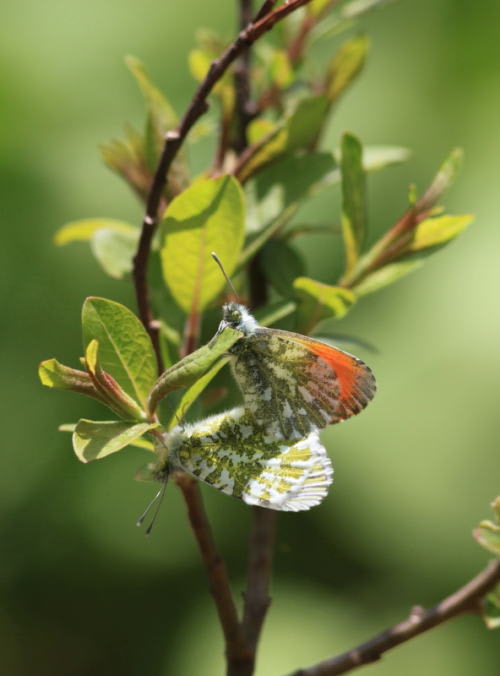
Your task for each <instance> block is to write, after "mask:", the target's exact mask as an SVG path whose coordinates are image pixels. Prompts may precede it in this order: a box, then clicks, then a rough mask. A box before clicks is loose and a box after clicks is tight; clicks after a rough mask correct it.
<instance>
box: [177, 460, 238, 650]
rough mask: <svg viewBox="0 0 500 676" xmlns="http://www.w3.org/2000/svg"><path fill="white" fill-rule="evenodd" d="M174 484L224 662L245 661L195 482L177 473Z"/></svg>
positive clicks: (225, 580)
mask: <svg viewBox="0 0 500 676" xmlns="http://www.w3.org/2000/svg"><path fill="white" fill-rule="evenodd" d="M176 483H177V485H178V486H179V488H180V489H181V491H182V494H183V496H184V499H185V501H186V505H187V508H188V516H189V521H190V523H191V528H192V529H193V532H194V534H195V537H196V541H197V542H198V547H199V549H200V553H201V556H202V558H203V563H204V565H205V570H206V572H207V576H208V579H209V581H210V591H211V593H212V596H213V599H214V602H215V605H216V608H217V613H218V615H219V620H220V623H221V626H222V630H223V632H224V639H225V644H226V656H227V659H228V662H230V661H240V660H242V659H244V658H245V656H246V654H247V650H246V648H245V644H244V641H243V637H242V631H241V626H240V623H239V621H238V613H237V611H236V606H235V604H234V600H233V596H232V594H231V588H230V586H229V581H228V577H227V572H226V566H225V564H224V561H223V559H222V557H221V556H220V554H219V553H218V551H217V549H216V547H215V542H214V539H213V536H212V530H211V528H210V523H209V521H208V519H207V515H206V513H205V508H204V505H203V501H202V498H201V494H200V489H199V487H198V482H197V481H196V480H195V479H192V478H191V477H190V476H188V475H187V474H184V473H182V474H181V473H179V474H178V475H177V476H176Z"/></svg>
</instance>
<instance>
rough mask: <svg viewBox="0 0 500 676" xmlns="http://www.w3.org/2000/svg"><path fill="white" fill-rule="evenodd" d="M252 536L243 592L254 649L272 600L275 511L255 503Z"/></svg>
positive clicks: (246, 625) (245, 626)
mask: <svg viewBox="0 0 500 676" xmlns="http://www.w3.org/2000/svg"><path fill="white" fill-rule="evenodd" d="M252 511H253V513H252V530H251V532H250V539H249V547H248V549H249V554H248V570H247V588H246V591H245V594H244V598H245V606H244V610H243V633H244V636H245V639H246V642H247V645H248V647H249V648H250V650H251V652H252V658H253V661H255V654H256V651H257V644H258V642H259V637H260V633H261V630H262V625H263V624H264V620H265V617H266V613H267V609H268V608H269V605H270V603H271V598H270V596H269V587H270V580H271V572H272V563H273V551H274V542H275V534H276V516H277V515H276V512H273V511H272V510H270V509H263V508H262V507H254V508H253V510H252Z"/></svg>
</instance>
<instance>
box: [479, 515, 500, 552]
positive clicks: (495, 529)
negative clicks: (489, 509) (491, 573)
mask: <svg viewBox="0 0 500 676" xmlns="http://www.w3.org/2000/svg"><path fill="white" fill-rule="evenodd" d="M474 537H475V538H476V540H477V541H478V542H479V544H480V545H481V546H482V547H484V548H485V549H487V550H488V551H490V552H492V553H493V554H495V556H500V525H497V524H495V523H493V522H492V521H481V523H480V524H479V528H476V529H475V531H474Z"/></svg>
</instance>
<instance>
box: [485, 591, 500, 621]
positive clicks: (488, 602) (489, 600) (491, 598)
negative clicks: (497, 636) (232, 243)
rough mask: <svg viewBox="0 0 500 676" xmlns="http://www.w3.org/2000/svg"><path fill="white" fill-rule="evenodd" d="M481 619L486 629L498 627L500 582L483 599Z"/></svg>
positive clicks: (499, 619) (499, 618) (499, 617)
mask: <svg viewBox="0 0 500 676" xmlns="http://www.w3.org/2000/svg"><path fill="white" fill-rule="evenodd" d="M483 619H484V621H485V624H486V626H487V627H488V629H498V628H499V627H500V584H499V585H497V586H496V588H495V589H494V591H493V592H491V593H490V594H488V595H487V596H486V597H485V599H484V608H483Z"/></svg>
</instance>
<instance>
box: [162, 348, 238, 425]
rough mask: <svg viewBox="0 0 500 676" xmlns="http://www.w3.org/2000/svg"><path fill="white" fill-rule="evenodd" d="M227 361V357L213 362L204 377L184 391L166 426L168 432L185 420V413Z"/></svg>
mask: <svg viewBox="0 0 500 676" xmlns="http://www.w3.org/2000/svg"><path fill="white" fill-rule="evenodd" d="M228 361H229V357H226V358H223V359H219V361H217V362H215V364H214V365H213V366H212V367H211V368H210V369H209V370H208V371H207V372H206V373H205V374H204V375H202V376H201V377H200V378H198V380H197V381H196V382H195V383H193V385H191V387H189V388H188V389H187V390H186V392H185V393H184V394H183V395H182V398H181V400H180V402H179V405H178V406H177V408H176V409H175V412H174V414H173V415H172V417H171V419H170V422H169V424H168V426H167V428H168V429H169V430H170V429H172V428H173V427H175V426H176V425H178V424H179V420H183V419H184V418H185V416H186V413H187V412H188V411H189V409H190V408H191V406H192V405H193V404H194V402H195V401H196V399H198V397H199V396H200V394H202V392H203V391H204V390H205V389H206V388H207V387H208V385H209V384H210V383H211V382H212V380H213V379H214V378H215V376H216V375H217V374H218V373H219V371H220V370H221V369H222V368H223V367H224V366H225V365H226V364H227V362H228Z"/></svg>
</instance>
